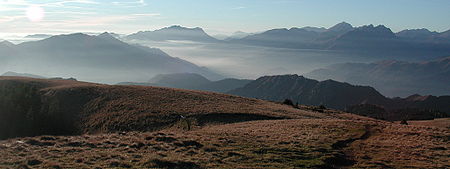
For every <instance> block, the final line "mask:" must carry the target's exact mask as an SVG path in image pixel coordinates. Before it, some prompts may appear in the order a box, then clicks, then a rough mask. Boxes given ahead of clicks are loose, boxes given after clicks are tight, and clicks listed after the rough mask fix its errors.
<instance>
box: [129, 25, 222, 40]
mask: <svg viewBox="0 0 450 169" xmlns="http://www.w3.org/2000/svg"><path fill="white" fill-rule="evenodd" d="M125 39H128V40H150V41H169V40H182V41H195V42H218V41H219V40H217V39H215V38H213V37H211V36H209V35H208V34H207V33H206V32H205V31H204V30H203V29H202V28H199V27H197V28H186V27H181V26H170V27H166V28H162V29H159V30H155V31H140V32H137V33H134V34H131V35H128V36H126V37H125Z"/></svg>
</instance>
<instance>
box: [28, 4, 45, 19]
mask: <svg viewBox="0 0 450 169" xmlns="http://www.w3.org/2000/svg"><path fill="white" fill-rule="evenodd" d="M44 16H45V12H44V9H43V8H41V7H40V6H36V5H32V6H29V7H28V8H27V17H28V19H29V20H30V21H31V22H39V21H41V20H42V19H44Z"/></svg>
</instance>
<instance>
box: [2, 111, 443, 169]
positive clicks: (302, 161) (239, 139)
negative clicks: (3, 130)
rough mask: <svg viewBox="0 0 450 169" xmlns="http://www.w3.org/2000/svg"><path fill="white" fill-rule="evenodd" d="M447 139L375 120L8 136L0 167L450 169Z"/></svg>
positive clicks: (433, 130)
mask: <svg viewBox="0 0 450 169" xmlns="http://www.w3.org/2000/svg"><path fill="white" fill-rule="evenodd" d="M449 137H450V133H449V132H448V130H446V129H443V128H434V127H416V126H402V125H399V124H394V123H387V122H381V121H372V120H370V119H360V120H357V119H353V120H339V119H291V120H266V121H251V122H243V123H234V124H224V125H212V126H206V127H202V128H196V129H194V130H192V131H184V130H181V129H177V128H171V129H166V130H162V131H158V132H145V133H141V132H128V133H117V134H100V135H83V136H70V137H62V136H41V137H31V138H18V139H10V140H5V141H0V156H2V158H1V159H0V167H33V168H66V167H67V168H86V167H87V168H95V167H101V168H180V169H181V168H183V169H186V168H327V169H333V168H438V169H444V168H448V167H450V165H449V159H448V154H449V153H450V150H449V148H450V147H449V145H448V138H449Z"/></svg>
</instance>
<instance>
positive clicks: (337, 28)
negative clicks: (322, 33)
mask: <svg viewBox="0 0 450 169" xmlns="http://www.w3.org/2000/svg"><path fill="white" fill-rule="evenodd" d="M353 29H354V27H353V25H351V24H349V23H347V22H341V23H338V24H336V25H334V26H332V27H331V28H329V29H328V31H333V32H345V31H351V30H353Z"/></svg>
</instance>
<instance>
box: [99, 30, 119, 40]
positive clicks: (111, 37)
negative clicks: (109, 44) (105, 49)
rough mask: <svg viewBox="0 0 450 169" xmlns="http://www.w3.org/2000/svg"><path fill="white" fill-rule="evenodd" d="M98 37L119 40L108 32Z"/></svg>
mask: <svg viewBox="0 0 450 169" xmlns="http://www.w3.org/2000/svg"><path fill="white" fill-rule="evenodd" d="M97 37H99V38H102V39H110V40H117V38H116V37H114V35H113V34H111V33H108V32H103V33H102V34H100V35H97Z"/></svg>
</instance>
